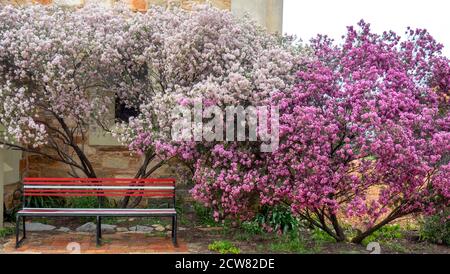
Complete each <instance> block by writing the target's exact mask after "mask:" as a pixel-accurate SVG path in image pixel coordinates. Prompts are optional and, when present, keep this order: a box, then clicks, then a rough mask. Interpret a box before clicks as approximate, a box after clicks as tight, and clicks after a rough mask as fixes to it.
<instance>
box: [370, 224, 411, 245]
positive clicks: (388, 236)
mask: <svg viewBox="0 0 450 274" xmlns="http://www.w3.org/2000/svg"><path fill="white" fill-rule="evenodd" d="M402 237H403V234H402V229H401V227H400V225H397V224H396V225H386V226H383V227H382V228H380V229H379V230H377V231H375V232H374V233H373V234H372V235H370V236H368V237H367V238H365V239H364V240H363V242H362V244H363V245H368V244H369V243H371V242H386V241H389V240H394V239H401V238H402Z"/></svg>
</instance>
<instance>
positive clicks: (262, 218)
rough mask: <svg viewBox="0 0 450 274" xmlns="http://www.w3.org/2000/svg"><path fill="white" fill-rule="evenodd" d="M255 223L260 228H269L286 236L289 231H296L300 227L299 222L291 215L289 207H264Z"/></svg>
mask: <svg viewBox="0 0 450 274" xmlns="http://www.w3.org/2000/svg"><path fill="white" fill-rule="evenodd" d="M255 221H256V222H257V223H259V225H260V226H269V227H271V228H272V229H273V230H274V231H277V232H278V231H281V232H283V234H286V233H287V232H289V231H296V230H298V227H299V221H298V219H297V218H296V217H294V216H293V215H292V213H291V210H290V208H289V207H287V206H276V207H267V206H265V207H263V208H262V210H261V212H260V213H259V214H258V215H257V216H256V218H255Z"/></svg>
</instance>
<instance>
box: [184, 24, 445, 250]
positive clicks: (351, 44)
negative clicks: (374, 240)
mask: <svg viewBox="0 0 450 274" xmlns="http://www.w3.org/2000/svg"><path fill="white" fill-rule="evenodd" d="M311 47H312V48H313V51H314V55H315V58H314V60H312V61H307V62H304V64H303V67H302V69H301V70H300V71H299V72H298V73H297V80H298V84H297V85H296V86H295V87H294V88H293V89H292V90H288V91H286V90H280V91H279V92H278V93H276V94H273V96H272V104H273V105H278V106H280V137H281V140H280V147H279V149H278V150H277V151H276V152H274V153H267V154H263V153H259V152H258V151H256V150H255V149H254V147H252V146H248V145H246V144H239V143H236V144H216V145H215V146H214V148H213V149H212V150H210V151H206V152H203V157H201V158H200V159H199V160H198V161H197V163H196V169H195V177H194V178H195V181H196V183H197V185H196V186H195V188H194V189H193V191H192V193H193V195H194V197H195V198H196V199H198V200H200V201H202V202H203V203H205V204H206V205H208V206H210V207H212V208H214V209H215V211H216V213H215V217H216V218H217V219H221V218H226V217H234V218H236V217H237V218H240V219H246V218H249V217H252V215H253V214H254V213H255V212H256V211H257V210H258V208H259V206H260V205H276V204H287V205H290V207H291V210H292V212H293V213H294V214H297V215H298V216H301V217H302V218H304V219H306V220H308V221H309V222H310V223H311V224H312V225H314V226H317V227H318V228H320V229H322V230H324V231H325V232H327V233H328V234H330V235H331V236H332V237H334V238H335V239H336V240H338V241H344V240H347V235H346V234H345V231H344V228H343V226H344V219H345V218H352V219H353V220H354V221H353V223H355V222H356V223H357V224H359V225H357V226H356V227H355V228H357V229H359V230H360V233H359V234H358V235H357V236H356V237H354V238H353V239H352V241H353V242H355V243H360V242H361V241H362V240H363V239H364V238H365V237H367V236H368V235H370V234H371V233H373V232H374V231H376V230H377V229H379V228H380V227H382V226H384V225H386V224H387V223H389V222H391V221H393V220H395V219H398V218H400V217H403V216H406V215H409V214H414V213H432V212H434V211H435V210H436V209H438V208H441V207H443V206H448V205H449V201H450V195H449V194H450V191H449V190H450V181H449V179H448V178H449V175H450V172H449V171H450V115H449V104H448V95H449V90H450V86H449V80H450V74H449V60H448V59H447V58H445V57H443V56H442V55H441V52H440V50H441V48H442V46H441V45H440V44H438V43H436V42H435V41H434V40H433V38H432V37H431V36H430V35H429V34H428V33H427V32H426V31H424V30H408V37H407V40H405V41H401V38H400V37H399V36H397V35H396V34H394V33H392V32H386V33H383V34H382V35H377V34H374V33H372V32H371V31H370V27H369V24H366V23H364V22H361V23H360V24H359V29H358V30H357V29H354V28H352V27H350V28H349V29H348V33H347V35H346V37H345V41H344V42H343V44H334V43H333V42H332V41H331V40H330V39H328V38H327V37H326V36H319V37H318V38H317V39H314V40H313V41H312V43H311Z"/></svg>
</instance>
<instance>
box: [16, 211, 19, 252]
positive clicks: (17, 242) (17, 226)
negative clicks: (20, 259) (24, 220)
mask: <svg viewBox="0 0 450 274" xmlns="http://www.w3.org/2000/svg"><path fill="white" fill-rule="evenodd" d="M19 222H20V216H19V215H17V217H16V248H18V247H19V225H20V224H19Z"/></svg>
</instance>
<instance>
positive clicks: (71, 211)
mask: <svg viewBox="0 0 450 274" xmlns="http://www.w3.org/2000/svg"><path fill="white" fill-rule="evenodd" d="M17 214H18V215H20V216H44V217H45V216H54V217H57V216H62V217H64V216H67V217H70V216H77V217H82V216H87V217H88V216H93V217H96V216H102V217H108V216H111V217H112V216H119V217H120V216H124V217H133V216H141V217H145V216H169V217H170V216H174V215H176V214H177V212H176V210H175V208H164V209H111V208H92V209H91V208H24V209H22V210H20V211H19V212H17Z"/></svg>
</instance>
